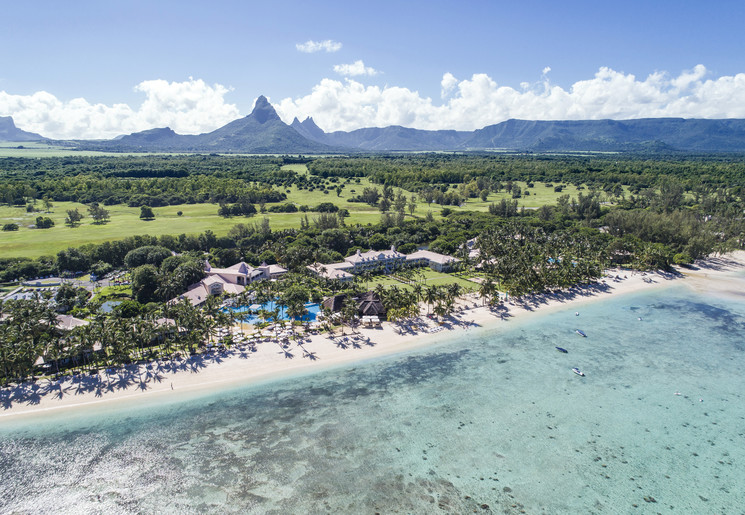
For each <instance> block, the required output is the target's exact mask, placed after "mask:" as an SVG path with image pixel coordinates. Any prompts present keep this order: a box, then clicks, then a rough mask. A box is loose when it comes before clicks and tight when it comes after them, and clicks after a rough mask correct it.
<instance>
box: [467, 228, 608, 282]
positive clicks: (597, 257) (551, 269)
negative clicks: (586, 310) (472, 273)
mask: <svg viewBox="0 0 745 515" xmlns="http://www.w3.org/2000/svg"><path fill="white" fill-rule="evenodd" d="M478 245H479V250H480V257H481V259H482V267H483V270H484V273H485V275H486V278H487V280H488V281H489V282H492V283H496V285H497V287H498V288H499V289H502V290H504V291H506V292H507V293H509V294H510V295H513V296H520V295H524V294H527V293H533V292H542V291H546V290H551V289H561V288H567V287H571V286H573V285H576V284H581V283H585V282H590V281H592V280H594V279H597V278H599V277H601V276H602V273H603V269H604V268H605V265H606V264H607V263H608V261H609V259H608V251H607V245H606V244H605V242H603V241H602V239H601V238H598V237H597V236H594V235H591V234H590V233H589V232H583V231H581V230H579V231H578V230H571V229H570V230H557V231H555V232H552V233H549V232H546V231H545V230H544V229H542V228H541V227H533V226H530V225H528V224H526V223H524V222H516V221H513V222H509V223H506V224H504V225H503V226H500V227H497V228H494V229H491V230H489V231H486V232H484V233H483V234H482V235H481V236H479V242H478ZM482 287H484V288H487V290H488V288H490V287H487V286H485V285H482ZM482 296H483V294H482Z"/></svg>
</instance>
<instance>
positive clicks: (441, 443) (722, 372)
mask: <svg viewBox="0 0 745 515" xmlns="http://www.w3.org/2000/svg"><path fill="white" fill-rule="evenodd" d="M574 311H575V309H574V308H573V309H571V310H570V311H564V312H557V313H552V314H548V315H540V316H535V317H532V318H530V319H525V320H522V321H520V322H505V323H503V324H501V325H500V330H499V331H486V330H484V329H473V330H470V331H468V332H460V333H458V334H457V335H456V336H454V337H453V338H452V339H451V340H450V341H448V342H444V343H442V344H438V345H436V346H434V348H429V349H427V350H425V351H418V352H416V353H412V354H406V355H399V356H393V357H388V358H385V359H380V360H377V361H374V362H369V363H364V364H360V365H357V366H355V367H352V368H349V367H348V368H343V369H335V370H331V371H325V372H321V373H318V374H315V375H309V376H304V377H299V378H293V379H285V380H282V381H278V382H274V383H270V384H264V385H259V386H256V385H254V386H248V387H245V388H242V389H237V390H230V391H224V390H223V391H220V392H215V393H213V394H210V395H209V396H203V397H199V398H196V399H189V400H180V401H175V402H174V401H173V400H172V399H169V400H168V401H165V402H164V401H159V402H160V404H157V405H155V404H149V405H143V406H141V407H137V408H132V407H130V408H126V409H120V410H117V411H114V410H111V409H103V408H88V409H85V410H78V411H76V412H74V413H72V412H70V413H66V414H59V413H57V414H54V415H50V416H49V419H47V420H45V421H44V423H39V422H36V421H35V422H28V421H25V422H24V421H21V422H18V421H15V422H14V421H10V420H0V480H1V481H0V484H2V490H1V492H2V493H1V494H0V512H2V513H9V512H11V513H16V512H18V513H143V512H144V513H153V512H161V513H204V512H213V513H246V512H254V513H277V514H287V513H324V512H333V513H375V512H379V513H472V512H473V511H474V510H476V511H478V512H480V513H487V512H489V511H491V512H498V513H520V512H521V510H525V512H526V513H552V514H553V513H658V512H659V513H696V514H703V513H727V514H729V513H743V512H745V398H743V396H744V395H745V388H744V387H745V359H744V358H745V300H742V301H740V300H738V299H737V298H717V297H714V296H703V295H698V294H694V293H692V292H691V291H690V290H688V289H687V288H685V287H681V286H676V287H673V288H668V289H665V290H662V291H656V292H648V293H645V294H642V295H632V296H624V297H620V298H616V299H610V300H606V301H602V302H596V303H593V304H591V305H587V306H583V307H582V308H581V309H580V315H579V316H575V314H574ZM640 318H641V320H640ZM575 329H582V330H583V331H584V332H585V333H587V338H582V337H581V336H579V335H578V334H576V333H575ZM555 346H560V347H563V348H565V349H567V350H568V353H567V354H563V353H560V352H558V351H557V350H555V348H554V347H555ZM575 366H576V367H579V368H580V369H582V370H583V371H584V372H585V373H586V377H579V376H577V375H575V374H574V373H572V370H571V369H572V367H575ZM676 392H677V393H680V395H675V393H676Z"/></svg>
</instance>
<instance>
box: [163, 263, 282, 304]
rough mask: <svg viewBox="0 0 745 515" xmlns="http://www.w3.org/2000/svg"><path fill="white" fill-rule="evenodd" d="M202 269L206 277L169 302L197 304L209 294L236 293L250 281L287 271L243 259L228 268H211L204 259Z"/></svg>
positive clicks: (277, 266)
mask: <svg viewBox="0 0 745 515" xmlns="http://www.w3.org/2000/svg"><path fill="white" fill-rule="evenodd" d="M204 271H205V273H206V274H207V277H205V278H204V279H202V280H201V281H199V282H198V283H196V284H192V285H191V286H189V289H188V290H187V291H186V293H184V294H182V295H179V296H178V297H176V298H175V299H172V300H171V302H179V301H180V300H181V299H186V300H188V301H189V302H191V303H192V304H193V305H195V306H197V305H199V304H201V303H203V302H204V301H205V300H207V297H209V296H210V295H221V294H223V293H230V294H234V295H237V294H239V293H243V291H244V290H245V289H246V286H248V285H249V284H251V283H252V282H255V281H261V280H263V279H276V278H278V277H280V276H282V275H284V274H286V273H287V269H286V268H282V267H281V266H279V265H267V264H266V263H262V264H261V266H259V267H257V268H254V267H252V266H251V265H249V264H248V263H245V262H243V261H241V262H240V263H236V264H235V265H233V266H230V267H228V268H212V266H211V265H210V264H209V262H208V261H205V264H204Z"/></svg>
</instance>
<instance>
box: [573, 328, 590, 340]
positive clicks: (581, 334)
mask: <svg viewBox="0 0 745 515" xmlns="http://www.w3.org/2000/svg"><path fill="white" fill-rule="evenodd" d="M574 332H576V333H577V334H578V335H580V336H581V337H583V338H587V335H586V334H585V332H584V331H583V330H582V329H575V330H574Z"/></svg>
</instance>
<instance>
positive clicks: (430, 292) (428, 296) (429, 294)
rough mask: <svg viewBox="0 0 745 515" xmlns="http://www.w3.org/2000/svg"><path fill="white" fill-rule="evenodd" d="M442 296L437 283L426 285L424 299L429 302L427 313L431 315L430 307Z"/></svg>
mask: <svg viewBox="0 0 745 515" xmlns="http://www.w3.org/2000/svg"><path fill="white" fill-rule="evenodd" d="M439 298H440V289H439V288H438V287H437V286H436V285H434V284H433V285H431V286H425V288H424V301H425V302H426V303H427V314H428V315H429V311H430V307H431V306H432V304H434V303H435V302H437V300H438V299H439Z"/></svg>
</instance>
